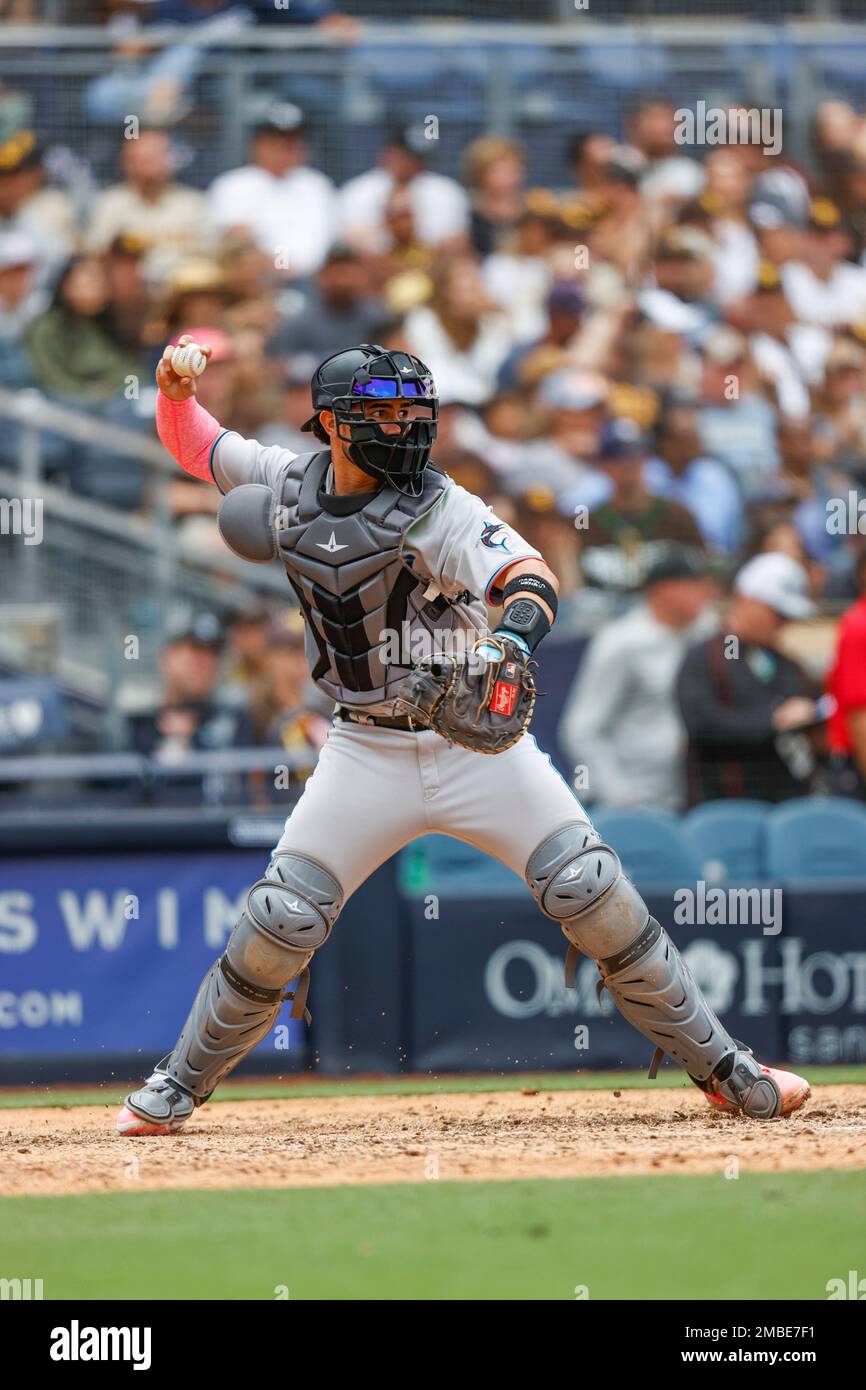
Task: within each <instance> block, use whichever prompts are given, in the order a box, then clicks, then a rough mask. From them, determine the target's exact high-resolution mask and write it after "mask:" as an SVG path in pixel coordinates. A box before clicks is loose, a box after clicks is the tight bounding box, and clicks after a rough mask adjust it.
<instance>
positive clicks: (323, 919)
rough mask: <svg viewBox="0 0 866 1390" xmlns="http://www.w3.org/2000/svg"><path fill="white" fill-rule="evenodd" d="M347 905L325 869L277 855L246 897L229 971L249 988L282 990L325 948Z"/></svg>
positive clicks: (233, 940)
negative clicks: (344, 906) (320, 948)
mask: <svg viewBox="0 0 866 1390" xmlns="http://www.w3.org/2000/svg"><path fill="white" fill-rule="evenodd" d="M342 905H343V890H342V888H341V886H340V884H339V883H338V882H337V880H336V879H335V878H334V877H333V875H332V874H330V873H329V872H328V870H327V869H325V868H323V866H322V865H321V864H317V863H316V862H315V860H313V859H308V858H307V857H306V856H305V855H300V854H291V853H288V854H279V855H275V856H274V858H273V859H272V860H271V862H270V864H269V865H268V871H267V874H266V876H265V877H264V878H262V879H259V881H258V883H254V884H253V886H252V888H251V889H250V891H249V893H248V894H247V900H246V904H245V907H244V911H243V913H242V914H241V919H240V921H239V922H238V924H237V926H236V927H235V929H234V931H233V932H232V935H231V937H230V938H229V942H228V945H227V946H226V957H227V959H228V963H229V965H230V966H231V968H232V969H233V970H234V972H235V973H236V974H237V975H238V976H239V977H240V978H241V979H242V980H244V981H246V982H247V983H248V984H249V985H253V986H258V987H260V988H264V989H281V988H282V987H283V986H284V985H286V984H288V982H289V980H293V979H295V978H296V977H297V976H298V975H300V974H301V973H302V971H304V970H305V969H306V968H307V966H308V965H309V963H310V961H311V960H312V958H313V953H314V952H315V951H317V950H318V949H319V947H320V946H323V945H324V944H325V942H326V941H327V939H328V937H329V936H330V934H331V930H332V928H333V925H334V923H335V922H336V920H337V918H338V916H339V915H340V910H341V908H342ZM293 1016H296V1015H295V1012H294V1010H293Z"/></svg>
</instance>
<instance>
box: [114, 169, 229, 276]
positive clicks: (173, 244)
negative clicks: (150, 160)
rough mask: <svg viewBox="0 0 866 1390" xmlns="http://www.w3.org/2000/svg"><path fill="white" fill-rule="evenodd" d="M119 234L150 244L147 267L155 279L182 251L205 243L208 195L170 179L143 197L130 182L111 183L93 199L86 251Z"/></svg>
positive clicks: (166, 271)
mask: <svg viewBox="0 0 866 1390" xmlns="http://www.w3.org/2000/svg"><path fill="white" fill-rule="evenodd" d="M123 233H131V234H133V235H135V236H139V237H142V238H143V239H144V240H145V241H146V242H147V243H148V244H149V247H150V250H149V251H148V255H147V265H148V271H149V273H150V274H152V275H153V277H154V279H157V280H161V279H164V278H165V277H166V276H167V275H168V274H170V272H171V271H172V269H173V268H174V267H175V266H176V265H177V263H178V261H180V260H182V259H183V258H184V256H192V255H194V254H195V253H196V252H200V251H202V250H203V249H204V248H205V247H206V245H207V242H208V212H207V199H206V198H205V195H204V194H203V193H202V192H200V191H199V189H197V188H189V187H188V186H187V185H186V184H182V183H172V184H168V185H167V186H166V187H165V189H164V190H163V192H162V193H161V194H160V196H159V197H158V198H156V199H147V198H142V197H141V195H140V194H139V193H138V192H137V191H136V189H134V188H133V187H132V186H131V185H130V184H128V183H118V184H114V185H113V186H112V187H111V188H106V189H104V190H103V192H102V193H100V194H99V196H98V197H97V199H96V202H95V203H94V206H93V214H92V216H91V219H90V225H89V227H88V229H87V247H88V250H90V251H96V252H100V251H104V250H105V249H106V248H107V247H108V246H110V245H111V243H112V241H113V240H114V238H115V237H116V236H120V235H122V234H123Z"/></svg>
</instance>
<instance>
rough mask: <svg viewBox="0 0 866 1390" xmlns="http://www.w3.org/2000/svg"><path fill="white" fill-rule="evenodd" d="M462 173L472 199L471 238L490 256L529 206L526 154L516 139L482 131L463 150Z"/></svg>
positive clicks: (477, 249)
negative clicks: (486, 133) (478, 136)
mask: <svg viewBox="0 0 866 1390" xmlns="http://www.w3.org/2000/svg"><path fill="white" fill-rule="evenodd" d="M462 173H463V182H464V183H465V184H466V186H467V188H468V189H469V193H470V197H471V199H472V212H471V216H470V224H469V237H470V241H471V244H472V247H473V249H474V250H475V251H476V252H477V253H478V255H479V256H489V255H490V254H491V252H493V251H497V250H498V249H499V247H500V245H501V243H502V241H503V239H504V237H505V236H506V235H507V234H508V233H509V232H511V231H513V229H514V228H515V227H516V226H517V224H518V222H519V220H520V217H521V215H522V214H523V211H524V208H525V206H526V156H525V154H524V151H523V148H522V147H521V146H520V145H518V144H517V143H516V141H514V140H506V139H504V138H503V137H502V136H499V135H482V136H481V137H480V138H479V139H477V140H473V142H472V144H471V145H469V146H468V147H467V148H466V149H465V150H464V151H463V160H462Z"/></svg>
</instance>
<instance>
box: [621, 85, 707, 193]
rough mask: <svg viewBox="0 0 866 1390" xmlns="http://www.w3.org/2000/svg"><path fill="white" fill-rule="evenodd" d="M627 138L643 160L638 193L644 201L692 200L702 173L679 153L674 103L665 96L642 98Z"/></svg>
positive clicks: (700, 182)
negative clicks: (646, 199) (639, 192)
mask: <svg viewBox="0 0 866 1390" xmlns="http://www.w3.org/2000/svg"><path fill="white" fill-rule="evenodd" d="M628 137H629V142H630V144H631V146H632V148H633V149H635V150H637V152H638V153H639V154H640V155H641V156H642V158H643V159H644V161H645V171H644V173H643V175H642V177H641V185H640V187H641V193H642V194H643V195H644V197H645V198H650V199H670V198H681V199H682V200H683V201H684V202H685V201H687V200H688V199H689V198H695V197H697V195H698V194H699V193H700V191H701V189H702V187H703V184H704V173H703V170H702V168H701V166H700V164H699V163H698V162H697V160H694V159H689V158H688V157H687V156H686V155H684V154H683V153H682V151H683V149H684V146H683V145H682V144H678V143H677V138H676V137H677V117H676V107H675V103H674V102H672V101H671V100H670V98H669V97H667V96H662V95H659V96H653V97H641V98H640V99H639V100H638V102H637V104H636V105H635V107H634V109H633V111H632V114H631V117H630V119H629V121H628Z"/></svg>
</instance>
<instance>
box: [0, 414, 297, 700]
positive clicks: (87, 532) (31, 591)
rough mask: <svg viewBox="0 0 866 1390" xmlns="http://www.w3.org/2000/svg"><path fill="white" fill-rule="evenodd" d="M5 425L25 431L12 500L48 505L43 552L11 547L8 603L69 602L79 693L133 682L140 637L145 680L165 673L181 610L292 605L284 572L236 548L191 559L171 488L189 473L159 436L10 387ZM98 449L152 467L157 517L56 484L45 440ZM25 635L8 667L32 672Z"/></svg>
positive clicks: (2, 586) (1, 490) (67, 662)
mask: <svg viewBox="0 0 866 1390" xmlns="http://www.w3.org/2000/svg"><path fill="white" fill-rule="evenodd" d="M0 421H2V422H4V423H5V424H6V425H7V426H9V425H11V426H17V428H18V429H19V431H20V451H19V459H20V467H19V469H18V470H17V471H12V470H11V469H2V468H0V497H2V498H4V499H12V498H19V499H30V500H31V501H35V500H38V502H39V505H40V507H41V509H42V517H43V521H42V536H41V540H40V541H39V543H38V544H27V543H25V542H24V540H23V538H10V537H6V538H4V544H3V546H2V547H0V595H2V601H3V603H4V604H5V605H15V604H20V605H28V604H33V603H41V602H44V601H46V600H49V599H50V600H55V601H58V602H59V603H60V605H61V607H62V614H63V618H62V622H61V623H60V624H59V628H58V641H59V650H58V652H57V658H58V665H57V673H58V674H62V675H63V677H64V678H65V679H66V680H67V682H68V683H69V684H70V685H72V686H73V687H75V688H78V689H81V690H86V691H87V693H88V694H89V695H91V696H92V697H94V698H97V699H103V700H107V699H108V698H110V696H111V694H112V692H113V691H115V690H116V689H117V688H118V686H119V685H121V684H122V683H123V682H124V681H128V680H129V677H130V670H131V668H130V663H129V661H128V660H126V659H124V654H123V653H124V640H125V639H126V638H128V637H129V636H130V635H134V636H135V637H136V638H137V640H138V644H139V645H138V655H137V660H138V662H139V665H138V667H136V668H134V669H135V670H137V671H150V672H152V671H155V670H156V664H157V655H158V651H159V648H160V645H161V643H162V640H163V638H164V636H165V630H166V626H167V624H168V622H169V619H170V615H171V614H172V612H174V611H176V609H177V607H178V606H179V605H186V606H187V607H207V608H210V609H212V610H214V611H216V612H217V613H219V614H221V615H227V614H230V613H231V612H233V611H236V610H237V609H238V608H239V607H240V606H242V605H244V604H245V603H248V602H249V601H250V600H251V599H253V598H255V597H256V596H263V595H268V596H271V597H273V598H274V599H276V600H278V601H282V602H285V603H288V602H289V601H290V597H291V595H290V590H289V589H288V586H287V584H286V580H285V575H284V574H283V572H282V570H281V568H280V567H279V566H277V565H272V566H260V567H254V566H252V565H249V564H246V563H245V562H244V561H242V560H239V559H238V558H237V557H236V556H235V555H233V554H232V553H231V552H230V551H229V550H228V548H227V547H222V549H221V550H220V551H219V552H218V558H215V559H214V560H209V559H208V558H206V557H205V556H203V555H197V554H194V553H189V552H188V551H187V550H186V549H185V548H184V545H183V542H182V539H181V538H180V537H179V536H178V534H177V533H176V531H175V529H174V528H173V525H172V515H171V507H170V486H171V481H172V477H177V476H179V474H178V468H177V464H176V463H175V462H174V460H173V459H172V458H170V456H169V455H168V454H167V453H166V451H165V450H164V449H163V448H162V446H161V445H160V444H159V443H158V442H157V441H156V440H155V439H152V438H150V437H146V436H142V435H139V434H136V433H135V432H134V431H132V430H128V429H124V428H122V427H120V426H111V427H108V426H107V425H106V424H105V422H103V421H100V420H95V419H93V418H92V417H90V416H88V415H85V414H84V413H82V412H80V411H76V410H72V409H70V408H69V407H67V406H60V405H57V404H56V403H53V402H51V401H49V400H48V399H47V398H46V397H44V396H43V395H42V394H41V393H40V392H38V391H35V390H27V391H20V392H17V393H16V392H12V391H8V390H4V389H0ZM46 430H50V431H51V433H52V434H54V435H58V436H61V437H62V438H64V439H65V440H67V441H71V442H74V443H76V444H80V445H82V446H83V447H85V448H87V447H88V446H92V447H94V448H97V447H98V448H99V449H100V450H105V449H106V447H110V448H112V449H113V450H116V452H117V459H118V468H122V467H123V465H124V461H129V460H135V461H137V462H138V463H140V464H141V465H143V466H144V467H145V468H146V470H147V480H148V492H149V494H150V499H151V504H152V505H151V508H150V509H149V511H148V512H147V513H146V514H145V513H137V514H134V515H128V514H126V513H124V512H122V511H120V510H118V509H117V508H112V507H109V506H105V505H104V504H102V503H100V502H98V501H95V500H93V499H90V498H86V497H81V496H78V495H77V494H76V493H74V492H70V491H68V490H66V489H65V488H63V487H61V486H59V485H58V484H57V483H55V482H49V481H46V476H45V475H46V459H45V450H44V440H45V431H46ZM15 642H16V638H15V633H14V631H13V630H12V628H11V626H10V625H9V624H7V625H6V626H5V627H4V629H3V630H0V658H2V659H4V661H5V663H6V664H7V665H8V666H10V667H11V668H13V669H14V668H16V667H18V668H26V666H27V660H26V654H25V653H21V652H19V651H17V650H16V646H15Z"/></svg>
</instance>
